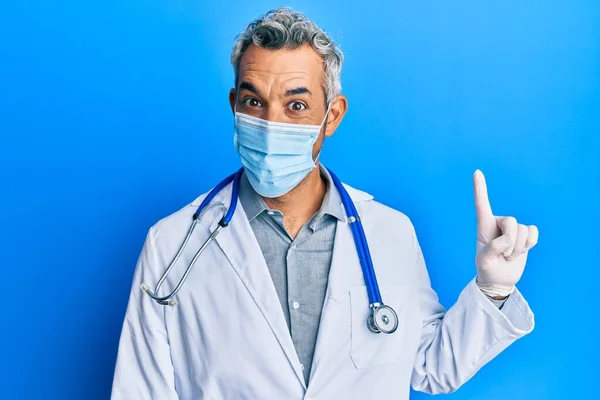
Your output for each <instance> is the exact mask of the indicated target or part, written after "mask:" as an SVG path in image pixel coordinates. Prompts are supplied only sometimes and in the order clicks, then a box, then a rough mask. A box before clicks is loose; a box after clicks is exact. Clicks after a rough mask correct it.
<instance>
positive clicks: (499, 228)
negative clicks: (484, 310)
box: [473, 170, 539, 298]
mask: <svg viewBox="0 0 600 400" xmlns="http://www.w3.org/2000/svg"><path fill="white" fill-rule="evenodd" d="M473 186H474V189H475V209H476V211H477V251H476V254H477V256H476V259H475V263H476V265H477V280H476V281H477V285H478V286H479V288H480V289H481V291H482V292H483V293H485V294H486V295H488V296H490V297H496V298H498V297H506V296H508V295H509V294H511V293H512V292H513V291H514V289H515V284H516V283H517V282H518V281H519V279H521V275H523V271H524V270H525V262H526V261H527V252H528V251H529V250H530V249H531V248H532V247H533V246H535V245H536V244H537V241H538V235H539V233H538V229H537V227H536V226H535V225H530V226H526V225H522V224H518V223H517V220H516V219H515V218H514V217H498V216H494V214H493V213H492V207H491V205H490V201H489V199H488V193H487V186H486V183H485V177H484V176H483V173H482V172H481V171H479V170H477V171H475V174H474V175H473Z"/></svg>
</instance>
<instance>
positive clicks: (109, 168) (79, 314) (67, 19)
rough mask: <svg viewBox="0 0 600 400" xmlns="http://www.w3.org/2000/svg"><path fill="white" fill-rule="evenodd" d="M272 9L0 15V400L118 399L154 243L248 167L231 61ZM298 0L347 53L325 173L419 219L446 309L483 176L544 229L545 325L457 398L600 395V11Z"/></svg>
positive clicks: (21, 5) (539, 293)
mask: <svg viewBox="0 0 600 400" xmlns="http://www.w3.org/2000/svg"><path fill="white" fill-rule="evenodd" d="M257 3H260V4H257ZM278 5H279V3H276V2H272V1H266V2H242V1H235V2H227V1H210V2H203V1H189V0H163V1H158V0H144V1H141V0H137V1H136V0H125V1H123V0H119V1H116V0H104V1H98V0H95V1H74V0H65V1H62V2H52V1H7V0H4V1H2V2H1V3H0V136H1V140H0V226H1V227H2V229H1V230H0V247H1V249H0V251H1V254H2V258H1V259H0V268H1V273H2V279H3V284H2V295H3V306H2V310H3V312H2V317H1V319H0V321H1V322H0V326H1V332H2V333H0V349H1V352H0V354H1V360H2V362H1V367H0V368H1V371H0V381H1V384H0V388H1V389H0V391H1V393H0V398H2V399H86V400H92V399H106V398H108V396H109V393H110V386H111V380H112V373H113V365H114V361H115V356H116V351H117V343H118V338H119V333H120V329H121V323H122V318H123V315H124V310H125V305H126V302H127V298H128V293H129V289H130V284H131V278H132V272H133V268H134V265H135V262H136V259H137V256H138V253H139V251H140V249H141V245H142V242H143V239H144V235H145V233H146V231H147V229H148V228H149V227H150V226H151V225H152V224H153V223H154V222H155V221H157V220H158V219H159V218H161V217H164V216H166V215H168V214H170V213H171V212H173V211H175V210H177V209H178V208H179V207H181V206H182V205H183V204H185V203H186V202H189V201H191V200H192V199H193V198H195V197H196V196H197V195H198V194H200V193H202V192H203V191H205V190H207V189H208V188H209V187H210V186H211V185H213V184H215V183H216V182H217V180H219V179H220V178H222V177H223V176H224V175H225V174H227V173H229V172H231V171H233V170H234V169H235V168H237V167H238V161H237V160H236V156H235V154H234V152H233V149H232V117H231V112H230V110H229V106H228V102H227V95H228V90H229V88H230V87H231V84H232V80H233V75H232V70H231V67H230V65H229V61H228V60H229V52H230V48H231V45H232V42H233V38H234V36H235V35H236V34H237V33H238V32H239V31H240V30H241V29H243V28H244V26H245V24H246V23H248V22H249V21H250V20H251V19H253V18H254V17H256V16H257V15H259V14H261V13H263V12H265V11H267V10H269V9H271V8H274V7H276V6H278ZM291 5H292V6H294V7H295V8H297V9H299V10H301V11H304V12H306V13H307V14H308V15H309V16H310V17H312V18H314V19H315V20H316V21H317V23H318V24H320V25H321V26H322V27H323V28H324V29H326V30H328V31H329V32H330V33H331V34H332V35H333V37H334V38H335V39H336V40H337V41H338V42H339V43H340V45H341V46H342V48H343V50H344V51H345V54H346V63H345V65H344V69H343V75H342V80H343V92H344V93H345V94H346V95H347V96H348V98H349V104H350V108H349V111H348V114H347V117H346V119H345V120H344V122H343V123H342V125H341V127H340V129H339V130H338V132H337V133H336V135H334V137H333V138H331V139H330V140H328V141H327V142H326V148H325V150H324V152H323V159H324V161H325V163H326V164H327V165H328V166H329V167H331V168H333V169H334V170H335V171H336V172H337V173H338V175H340V176H341V177H342V178H343V179H344V180H345V181H347V182H348V183H350V184H352V185H354V186H356V187H359V188H362V189H364V190H367V191H369V192H371V193H373V194H374V195H375V197H376V198H378V199H379V200H380V201H382V202H384V203H386V204H388V205H391V206H393V207H395V208H397V209H400V210H402V211H403V212H404V213H406V214H407V215H409V216H410V217H411V219H412V220H413V222H414V223H415V225H416V228H417V233H418V234H419V237H420V240H421V243H422V247H423V250H424V253H425V257H426V261H427V263H428V266H429V271H430V274H431V278H432V282H433V285H434V287H435V289H437V291H438V293H439V295H440V299H441V301H442V303H443V304H444V305H445V306H447V307H449V306H451V305H452V304H453V302H454V300H455V299H456V297H457V296H458V294H459V292H460V290H461V289H462V288H463V287H464V285H465V284H466V283H467V282H468V281H469V280H470V279H471V278H472V277H473V276H474V273H475V269H474V264H473V261H474V249H475V211H474V207H473V193H472V184H471V174H472V173H473V171H474V170H475V169H476V168H480V169H482V170H483V171H484V173H485V174H486V176H487V178H488V185H489V190H490V198H491V201H492V206H493V208H494V211H495V212H496V213H497V214H499V215H506V214H510V215H514V216H516V217H517V219H519V220H520V221H522V222H523V223H527V224H532V223H535V224H537V225H538V226H539V228H540V232H541V235H540V242H539V245H538V247H537V248H536V249H535V251H533V252H532V254H531V257H530V261H529V263H528V267H527V270H526V273H525V276H524V278H523V280H522V282H521V283H520V288H521V290H522V292H523V293H524V294H525V296H526V298H527V299H528V301H529V302H530V304H531V306H532V308H533V309H534V311H535V313H536V321H537V326H536V330H535V331H534V332H533V333H532V334H531V335H529V336H527V337H526V338H524V339H523V340H520V341H518V342H517V343H515V344H514V345H513V346H512V347H510V348H509V349H508V350H507V351H506V352H504V353H503V354H501V355H500V356H499V357H498V358H497V359H496V360H494V361H493V362H492V363H491V364H490V365H488V366H486V367H485V368H483V370H482V371H481V372H480V373H479V374H477V375H476V376H475V377H474V378H473V379H471V381H469V382H468V383H467V384H466V385H464V387H463V388H461V389H460V390H459V391H458V392H457V393H455V394H452V395H450V396H449V397H448V398H450V399H456V400H457V399H489V400H493V399H497V400H505V399H506V398H510V399H529V400H536V399H567V398H568V399H593V398H598V394H597V390H595V388H594V386H595V384H596V383H597V382H598V381H597V374H598V358H599V356H600V351H599V343H598V342H599V337H600V333H599V329H598V313H597V311H596V310H597V309H598V290H597V289H598V280H599V279H600V272H598V271H599V257H598V240H597V236H596V232H597V229H598V224H599V222H600V221H599V220H600V216H599V211H598V204H599V203H600V199H599V197H600V196H599V191H600V188H599V181H600V176H599V175H600V165H599V164H600V163H599V161H598V151H599V139H598V135H599V133H600V2H598V1H596V0H589V1H584V0H570V1H567V0H565V1H554V0H545V1H541V0H535V1H534V0H531V1H514V0H509V1H503V2H492V1H474V0H473V1H466V0H464V1H453V2H442V1H392V0H385V1H370V2H349V1H340V0H334V1H327V2H326V1H303V2H292V4H291ZM390 390H393V388H390ZM426 397H427V396H425V395H422V394H415V395H414V398H415V399H423V398H426Z"/></svg>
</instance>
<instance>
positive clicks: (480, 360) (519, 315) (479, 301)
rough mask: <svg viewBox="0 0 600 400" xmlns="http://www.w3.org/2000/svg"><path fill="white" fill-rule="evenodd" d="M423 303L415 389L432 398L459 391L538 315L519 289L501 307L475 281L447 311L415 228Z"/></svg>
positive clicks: (414, 241)
mask: <svg viewBox="0 0 600 400" xmlns="http://www.w3.org/2000/svg"><path fill="white" fill-rule="evenodd" d="M413 244H414V247H415V253H416V254H415V256H416V268H417V271H418V276H419V280H420V282H419V301H420V306H421V312H422V315H423V330H422V336H421V342H420V345H419V349H418V352H417V356H416V358H415V364H414V369H413V375H412V380H411V385H412V387H413V389H415V390H418V391H421V392H426V393H430V394H437V393H448V392H452V391H454V390H456V389H458V388H459V387H460V386H461V385H462V384H463V383H465V382H466V381H467V380H469V379H470V378H471V377H472V376H473V375H474V374H475V373H476V372H477V371H478V370H479V369H480V368H481V367H483V366H484V365H485V364H486V363H487V362H489V361H490V360H491V359H492V358H494V357H495V356H496V355H498V354H499V353H500V352H501V351H502V350H504V349H505V348H506V347H508V346H509V345H510V344H511V343H513V342H514V341H515V340H516V339H518V338H520V337H522V336H524V335H526V334H527V333H529V332H531V331H532V330H533V326H534V320H533V313H532V312H531V310H530V308H529V306H528V305H527V302H526V301H525V299H524V298H523V297H522V296H521V294H520V293H519V291H518V290H515V291H514V292H513V293H512V294H511V295H510V296H509V297H508V299H507V300H506V302H505V303H504V305H503V306H502V311H500V310H499V309H498V307H497V306H496V305H495V304H494V303H492V302H491V301H490V300H489V299H488V298H487V297H486V296H485V295H484V294H483V293H482V292H481V290H480V289H479V287H478V286H477V285H476V284H475V280H473V281H471V282H470V283H469V284H468V285H467V287H466V288H465V289H464V290H463V291H462V293H461V294H460V296H459V299H458V301H457V302H456V304H455V305H454V306H453V307H451V308H450V309H449V310H448V312H445V311H444V309H443V307H442V306H441V305H440V304H439V302H438V297H437V295H436V293H435V292H434V291H433V289H432V288H431V284H430V281H429V275H428V273H427V269H426V266H425V260H424V258H423V254H422V251H421V248H420V246H419V242H418V240H417V238H416V235H415V233H414V229H413Z"/></svg>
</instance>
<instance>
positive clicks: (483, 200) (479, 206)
mask: <svg viewBox="0 0 600 400" xmlns="http://www.w3.org/2000/svg"><path fill="white" fill-rule="evenodd" d="M473 188H474V189H475V211H476V212H477V221H478V222H480V223H481V222H483V221H485V220H490V219H493V217H494V214H493V213H492V206H491V204H490V199H489V198H488V191H487V185H486V183H485V176H483V172H481V171H480V170H476V171H475V173H474V174H473Z"/></svg>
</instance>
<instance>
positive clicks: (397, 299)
mask: <svg viewBox="0 0 600 400" xmlns="http://www.w3.org/2000/svg"><path fill="white" fill-rule="evenodd" d="M379 291H380V293H381V298H382V300H383V302H384V304H386V305H388V306H390V307H392V308H393V309H394V311H396V314H398V329H397V330H396V331H395V332H394V333H392V334H385V333H377V334H376V333H373V332H371V331H370V330H369V328H367V318H368V317H369V315H370V313H371V309H370V308H369V297H368V295H367V288H366V286H354V287H352V288H351V289H350V313H351V318H352V325H351V350H350V355H351V357H352V362H353V363H354V365H355V366H356V368H370V367H376V366H379V365H386V364H394V363H396V362H398V361H399V360H400V358H401V357H402V352H403V345H406V343H405V340H404V339H405V333H404V332H405V328H407V327H408V326H409V318H410V314H411V311H410V307H409V306H410V305H409V290H408V288H407V287H406V286H404V285H390V286H380V287H379Z"/></svg>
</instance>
